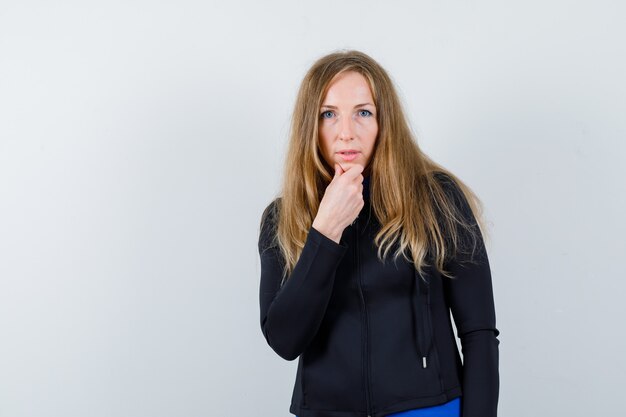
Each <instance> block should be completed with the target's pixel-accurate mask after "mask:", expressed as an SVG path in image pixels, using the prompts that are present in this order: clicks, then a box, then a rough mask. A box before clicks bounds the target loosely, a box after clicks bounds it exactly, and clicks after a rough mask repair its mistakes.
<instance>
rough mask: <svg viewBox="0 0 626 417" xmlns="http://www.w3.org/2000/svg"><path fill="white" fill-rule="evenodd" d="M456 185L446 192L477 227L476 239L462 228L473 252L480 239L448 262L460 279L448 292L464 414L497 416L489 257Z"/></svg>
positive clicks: (496, 363)
mask: <svg viewBox="0 0 626 417" xmlns="http://www.w3.org/2000/svg"><path fill="white" fill-rule="evenodd" d="M452 184H453V183H452V182H447V184H446V185H444V188H447V191H446V192H447V193H449V195H451V196H452V197H453V201H454V202H455V204H457V207H458V208H459V209H460V211H461V213H462V215H463V217H464V220H465V221H467V222H468V223H470V224H472V227H473V229H474V230H475V231H476V232H477V233H476V236H477V239H476V241H475V242H474V241H472V240H471V238H470V237H469V236H468V234H467V232H466V231H465V234H464V233H463V232H461V242H463V244H464V245H465V248H468V247H469V250H470V251H471V249H472V247H473V244H474V243H475V248H474V252H473V255H464V254H460V255H458V256H457V257H455V258H454V259H452V260H450V261H448V262H447V263H446V265H445V268H446V269H447V270H448V271H449V272H451V273H452V274H453V275H454V277H455V278H453V279H449V278H447V277H443V283H444V284H443V285H444V291H445V296H446V298H447V299H448V302H449V305H450V309H451V310H452V315H453V317H454V322H455V324H456V328H457V334H458V337H459V338H460V339H461V347H462V352H463V381H462V385H463V386H462V391H463V399H462V401H461V402H462V405H463V410H462V414H463V417H496V416H497V409H498V395H499V389H500V378H499V371H498V366H499V349H498V346H499V344H500V341H499V340H498V339H497V336H498V335H499V334H500V331H499V330H498V329H497V328H496V314H495V306H494V297H493V288H492V282H491V271H490V268H489V259H488V256H487V251H486V248H485V245H484V241H483V236H482V233H481V232H480V228H479V227H478V224H477V222H476V218H475V217H474V216H473V214H472V212H471V209H470V206H469V204H468V203H467V200H466V199H465V196H464V195H463V193H462V191H461V190H460V189H459V188H458V187H457V186H456V185H452ZM459 230H460V231H461V230H463V229H461V228H459ZM470 261H473V262H470Z"/></svg>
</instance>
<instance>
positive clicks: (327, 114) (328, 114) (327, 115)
mask: <svg viewBox="0 0 626 417" xmlns="http://www.w3.org/2000/svg"><path fill="white" fill-rule="evenodd" d="M321 117H322V119H330V118H331V117H333V112H332V111H330V110H326V111H325V112H323V113H322V114H321Z"/></svg>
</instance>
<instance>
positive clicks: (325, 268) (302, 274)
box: [258, 200, 348, 360]
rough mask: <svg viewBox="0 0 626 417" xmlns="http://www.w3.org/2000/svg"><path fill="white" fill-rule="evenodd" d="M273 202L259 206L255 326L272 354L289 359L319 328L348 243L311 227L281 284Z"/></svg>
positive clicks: (280, 261)
mask: <svg viewBox="0 0 626 417" xmlns="http://www.w3.org/2000/svg"><path fill="white" fill-rule="evenodd" d="M276 202H277V200H274V201H273V202H272V203H270V205H269V206H268V207H267V208H266V209H265V211H264V213H263V215H262V219H261V227H260V234H259V245H258V246H259V255H260V257H261V282H260V290H259V300H260V312H261V330H262V332H263V335H264V336H265V340H267V343H268V344H269V345H270V347H271V348H272V349H273V350H274V351H275V352H276V353H277V354H278V355H280V356H281V357H282V358H284V359H286V360H294V359H296V358H297V357H298V356H300V354H301V353H302V352H303V351H304V350H305V349H306V347H307V346H308V345H309V343H310V342H311V340H312V339H313V337H314V336H315V334H316V333H317V331H318V329H319V326H320V324H321V322H322V319H323V317H324V314H325V312H326V307H327V305H328V302H329V300H330V296H331V294H332V290H333V284H334V280H335V271H336V269H337V266H338V264H339V262H340V260H341V259H342V257H343V256H344V254H345V252H346V250H347V248H348V247H347V246H345V245H343V244H340V243H337V242H335V241H334V240H332V239H330V238H328V237H326V236H325V235H324V234H322V233H321V232H319V231H318V230H317V229H315V228H313V227H311V228H310V230H309V233H308V235H307V239H306V242H305V244H304V248H303V249H302V253H301V255H300V258H299V259H298V261H297V263H296V265H295V267H294V269H293V271H292V273H291V275H290V276H289V278H288V279H286V281H285V282H284V284H282V285H281V282H282V277H283V265H284V259H283V257H282V255H281V252H280V250H279V248H278V246H277V245H276V242H275V224H276V221H275V219H276V214H275V213H276V210H275V205H276Z"/></svg>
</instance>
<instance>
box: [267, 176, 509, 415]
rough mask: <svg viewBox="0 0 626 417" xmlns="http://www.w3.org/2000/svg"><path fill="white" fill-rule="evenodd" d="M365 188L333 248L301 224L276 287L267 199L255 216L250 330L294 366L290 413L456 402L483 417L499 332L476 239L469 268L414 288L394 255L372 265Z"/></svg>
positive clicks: (455, 267)
mask: <svg viewBox="0 0 626 417" xmlns="http://www.w3.org/2000/svg"><path fill="white" fill-rule="evenodd" d="M436 177H437V178H438V179H439V180H440V181H442V183H443V185H444V189H445V190H446V193H447V194H448V196H449V197H450V198H452V200H451V201H453V202H454V203H455V204H458V207H459V208H460V209H461V212H462V213H463V214H464V216H465V219H466V220H467V221H469V222H471V223H473V224H474V225H475V227H476V228H478V226H477V225H476V221H475V218H474V217H473V215H472V213H471V210H470V208H469V205H468V203H467V200H465V197H464V196H463V194H462V192H461V191H460V189H458V187H457V186H456V185H455V184H454V183H453V182H452V180H451V179H450V178H449V177H448V176H447V175H445V174H443V173H438V174H436ZM369 182H370V181H369V177H365V180H364V182H363V184H364V193H363V195H364V200H365V205H364V206H363V209H362V210H361V212H360V214H359V216H358V217H357V219H356V220H355V222H354V223H353V224H352V225H350V226H348V227H347V228H346V229H344V231H343V234H342V237H341V240H340V243H337V242H335V241H333V240H332V239H329V238H328V237H326V236H325V235H323V234H322V233H320V232H319V231H317V230H316V229H315V228H313V227H311V228H310V230H309V234H308V236H307V240H306V243H305V245H304V248H303V250H302V253H301V255H300V258H299V259H298V262H297V263H296V266H295V268H294V270H293V272H292V273H291V275H290V277H289V279H287V280H285V281H284V282H282V267H283V260H282V256H281V254H280V251H279V250H278V247H277V245H276V241H275V239H274V238H275V229H274V225H275V219H276V216H277V214H276V210H275V209H276V203H277V200H274V201H272V203H270V205H269V206H268V207H267V208H266V209H265V211H264V213H263V216H262V221H261V230H260V236H259V254H260V258H261V279H260V313H261V329H262V332H263V335H264V336H265V339H266V340H267V343H268V344H269V345H270V346H271V347H272V349H273V350H274V351H275V352H276V353H277V354H278V355H280V356H281V357H282V358H284V359H286V360H293V359H295V358H297V357H299V362H298V368H297V374H296V381H295V386H294V390H293V395H292V400H291V407H290V409H289V410H290V412H291V413H293V414H297V415H298V417H367V416H371V417H381V416H385V415H387V414H391V413H395V412H400V411H405V410H410V409H414V408H421V407H427V406H433V405H438V404H443V403H445V402H447V401H450V400H451V399H453V398H455V397H459V396H462V398H461V407H462V416H463V417H495V416H496V415H497V404H498V393H499V371H498V363H499V350H498V346H499V343H500V342H499V340H498V339H497V336H498V335H499V333H500V332H499V330H498V329H497V328H496V315H495V308H494V300H493V290H492V282H491V272H490V268H489V261H488V257H487V253H486V249H485V246H484V243H483V240H482V235H480V232H479V237H480V239H479V241H478V243H477V247H476V251H475V253H474V255H473V260H474V262H473V263H471V262H467V260H468V259H469V258H467V257H465V258H462V257H461V256H459V257H457V258H454V259H453V260H451V261H449V262H448V263H447V264H446V270H447V271H450V272H451V273H452V274H453V275H454V276H455V277H456V278H454V279H450V278H447V277H444V276H441V275H440V274H439V273H438V272H437V270H436V269H435V268H434V266H431V267H427V268H426V274H424V279H422V278H421V277H420V275H419V274H418V273H417V272H416V270H415V268H414V267H413V264H412V263H410V262H408V261H407V260H406V259H405V258H404V257H403V256H400V257H399V258H398V259H397V261H395V262H394V261H393V258H392V257H388V259H387V260H386V261H385V263H382V262H380V260H379V259H378V258H377V256H376V251H377V248H376V247H375V245H374V236H375V235H376V232H377V231H378V230H379V229H380V224H379V223H378V222H377V220H376V218H375V216H374V215H373V210H372V209H371V204H370V199H369ZM394 250H395V248H394ZM390 253H393V251H392V252H390ZM429 263H431V264H432V262H429ZM450 312H452V316H453V317H454V322H455V325H456V329H457V334H458V337H459V338H460V340H461V346H462V352H463V361H461V357H460V354H459V351H458V349H457V345H456V341H455V338H454V332H453V329H452V321H451V318H450Z"/></svg>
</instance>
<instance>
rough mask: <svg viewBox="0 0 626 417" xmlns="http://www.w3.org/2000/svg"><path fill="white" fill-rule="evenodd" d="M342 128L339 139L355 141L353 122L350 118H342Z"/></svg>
mask: <svg viewBox="0 0 626 417" xmlns="http://www.w3.org/2000/svg"><path fill="white" fill-rule="evenodd" d="M342 119H343V120H342V121H341V126H340V127H339V128H340V130H339V139H341V140H352V139H354V126H353V125H352V123H353V120H352V118H350V117H342Z"/></svg>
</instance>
